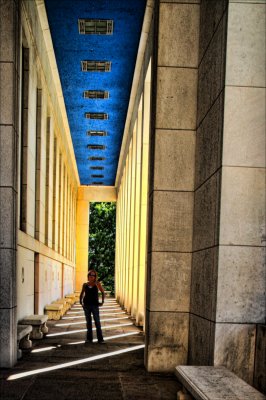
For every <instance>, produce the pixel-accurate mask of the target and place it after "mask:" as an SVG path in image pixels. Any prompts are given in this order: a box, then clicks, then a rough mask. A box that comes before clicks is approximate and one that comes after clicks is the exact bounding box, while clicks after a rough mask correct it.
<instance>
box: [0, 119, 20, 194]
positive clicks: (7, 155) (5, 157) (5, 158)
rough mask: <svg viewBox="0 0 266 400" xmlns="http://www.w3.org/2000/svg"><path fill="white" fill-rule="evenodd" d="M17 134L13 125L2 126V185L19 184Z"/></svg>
mask: <svg viewBox="0 0 266 400" xmlns="http://www.w3.org/2000/svg"><path fill="white" fill-rule="evenodd" d="M15 135H16V133H15V131H14V128H13V127H12V126H0V186H10V187H16V185H17V183H16V182H15V176H16V153H15V140H16V137H15Z"/></svg>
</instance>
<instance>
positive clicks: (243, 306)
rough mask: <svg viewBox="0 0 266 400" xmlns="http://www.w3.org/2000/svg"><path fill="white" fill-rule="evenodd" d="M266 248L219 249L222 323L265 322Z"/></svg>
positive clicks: (219, 309)
mask: <svg viewBox="0 0 266 400" xmlns="http://www.w3.org/2000/svg"><path fill="white" fill-rule="evenodd" d="M263 260H265V248H262V247H251V246H220V248H219V272H218V288H217V314H216V320H217V321H219V322H241V323H263V322H264V321H265V309H266V300H265V293H266V271H265V264H264V262H263Z"/></svg>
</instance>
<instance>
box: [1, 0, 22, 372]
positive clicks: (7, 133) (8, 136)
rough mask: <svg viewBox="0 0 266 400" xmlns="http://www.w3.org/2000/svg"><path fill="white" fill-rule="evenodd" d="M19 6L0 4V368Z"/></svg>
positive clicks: (12, 278)
mask: <svg viewBox="0 0 266 400" xmlns="http://www.w3.org/2000/svg"><path fill="white" fill-rule="evenodd" d="M19 4H20V2H19V1H15V0H12V1H10V0H1V2H0V130H1V136H0V282H1V287H0V319H1V324H0V354H1V356H0V367H5V368H8V367H12V366H13V365H14V364H15V362H16V360H17V321H16V306H17V296H16V247H17V190H18V184H17V149H18V135H19V133H18V126H19V124H18V116H19V111H18V110H19V109H18V88H19V71H20V67H19V66H20V60H19V54H20V51H19V50H20V28H19V27H20V23H19V21H20V7H19Z"/></svg>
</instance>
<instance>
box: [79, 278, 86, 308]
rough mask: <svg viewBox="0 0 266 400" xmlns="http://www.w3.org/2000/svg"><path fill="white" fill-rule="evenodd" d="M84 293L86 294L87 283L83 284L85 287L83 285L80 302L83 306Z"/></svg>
mask: <svg viewBox="0 0 266 400" xmlns="http://www.w3.org/2000/svg"><path fill="white" fill-rule="evenodd" d="M84 292H85V283H83V285H82V290H81V292H80V296H79V302H80V304H81V305H83V297H84Z"/></svg>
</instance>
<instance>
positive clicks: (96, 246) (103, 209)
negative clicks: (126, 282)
mask: <svg viewBox="0 0 266 400" xmlns="http://www.w3.org/2000/svg"><path fill="white" fill-rule="evenodd" d="M115 227H116V203H90V222H89V268H95V269H96V271H97V272H98V277H99V280H100V281H101V282H102V284H103V287H104V289H105V290H110V291H111V292H112V293H114V270H115Z"/></svg>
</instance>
